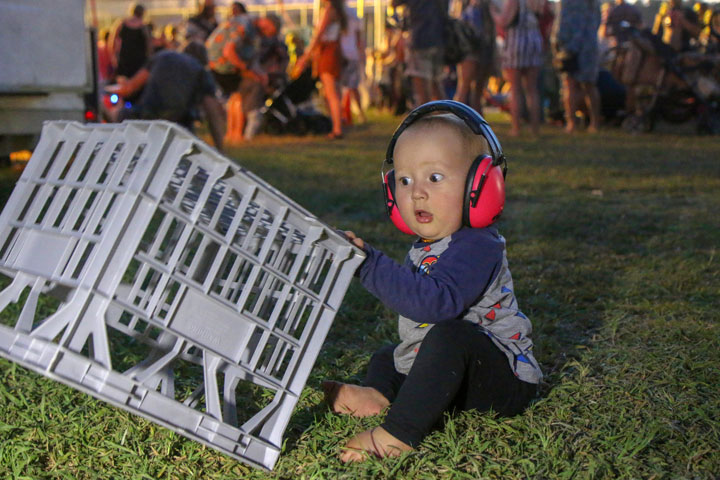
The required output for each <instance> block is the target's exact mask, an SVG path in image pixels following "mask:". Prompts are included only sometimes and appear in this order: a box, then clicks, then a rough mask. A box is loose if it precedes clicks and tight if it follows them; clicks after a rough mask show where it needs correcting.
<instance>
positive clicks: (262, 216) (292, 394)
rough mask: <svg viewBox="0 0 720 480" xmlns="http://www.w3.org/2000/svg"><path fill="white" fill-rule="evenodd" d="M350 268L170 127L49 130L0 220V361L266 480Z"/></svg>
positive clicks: (278, 202) (314, 232)
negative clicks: (9, 311)
mask: <svg viewBox="0 0 720 480" xmlns="http://www.w3.org/2000/svg"><path fill="white" fill-rule="evenodd" d="M362 259H363V253H362V252H361V251H360V250H358V249H357V248H355V247H354V246H352V245H351V244H350V243H349V242H347V241H346V240H345V239H344V238H343V237H342V236H341V235H339V234H337V233H336V232H335V231H334V230H333V229H332V228H330V227H328V226H326V225H324V224H323V223H321V222H320V221H318V220H317V219H316V218H315V217H313V215H311V214H310V213H309V212H307V211H305V210H304V209H303V208H301V207H300V206H298V205H297V204H295V203H293V202H292V201H291V200H289V199H288V198H287V197H285V196H284V195H283V194H281V193H280V192H278V191H277V190H275V189H274V188H272V187H271V186H269V185H268V184H267V183H265V182H264V181H262V180H261V179H260V178H258V177H256V176H255V175H253V174H251V173H250V172H248V171H246V170H244V169H243V168H241V167H239V166H238V165H236V164H234V163H233V162H231V161H229V160H227V159H226V158H224V157H222V156H221V155H220V154H218V153H217V152H216V151H215V150H214V149H211V148H210V147H208V146H207V145H205V144H204V143H202V142H201V141H199V140H198V139H197V138H195V137H193V136H192V135H190V134H189V133H188V132H187V131H185V130H183V129H182V128H179V127H177V126H176V125H174V124H171V123H168V122H157V121H156V122H140V121H138V122H125V123H123V124H119V125H117V124H116V125H82V124H79V123H74V122H49V123H47V124H46V125H45V127H44V129H43V132H42V136H41V139H40V143H39V145H38V147H37V149H36V151H35V152H34V154H33V157H32V159H31V160H30V162H29V163H28V165H27V167H26V169H25V171H24V172H23V174H22V177H21V178H20V180H19V181H18V184H17V185H16V187H15V189H14V191H13V193H12V196H11V197H10V199H9V200H8V203H7V204H6V206H5V208H4V210H3V212H2V214H1V215H0V272H1V273H3V274H5V275H6V276H8V277H11V278H12V281H11V282H10V283H9V284H8V285H7V286H6V287H5V288H4V289H3V290H2V291H0V311H3V310H5V309H6V308H7V307H8V306H10V305H12V304H14V303H20V304H21V313H20V314H19V315H18V316H17V318H13V319H12V320H11V321H8V320H3V323H2V324H0V355H2V356H4V357H6V358H8V359H10V360H12V361H15V362H17V363H19V364H21V365H24V366H25V367H28V368H30V369H32V370H34V371H36V372H39V373H41V374H43V375H45V376H47V377H49V378H52V379H55V380H57V381H60V382H62V383H64V384H67V385H70V386H72V387H74V388H77V389H79V390H82V391H84V392H87V393H89V394H91V395H93V396H95V397H97V398H100V399H102V400H105V401H107V402H110V403H111V404H113V405H116V406H118V407H121V408H124V409H126V410H129V411H131V412H133V413H136V414H138V415H141V416H143V417H145V418H147V419H149V420H152V421H154V422H157V423H159V424H162V425H164V426H166V427H168V428H170V429H172V430H174V431H176V432H178V433H180V434H182V435H185V436H187V437H189V438H191V439H194V440H197V441H199V442H202V443H204V444H206V445H208V446H210V447H212V448H215V449H218V450H219V451H221V452H224V453H226V454H228V455H231V456H233V457H235V458H238V459H241V460H243V461H246V462H248V463H250V464H252V465H255V466H260V467H264V468H267V469H272V468H273V466H274V465H275V462H276V461H277V459H278V456H279V454H280V449H281V446H282V435H283V432H284V430H285V427H286V426H287V423H288V421H289V419H290V415H291V414H292V411H293V408H294V407H295V405H296V403H297V400H298V398H299V396H300V393H301V390H302V388H303V386H304V385H305V382H306V380H307V377H308V375H309V373H310V370H311V368H312V365H313V364H314V362H315V359H316V357H317V354H318V352H319V350H320V347H321V345H322V343H323V341H324V339H325V336H326V335H327V332H328V329H329V328H330V325H331V323H332V320H333V318H334V316H335V313H336V312H337V309H338V307H339V306H340V303H341V301H342V298H343V296H344V294H345V291H346V289H347V287H348V284H349V283H350V280H351V278H352V275H353V273H354V271H355V269H356V268H357V266H358V265H359V264H360V262H362ZM6 283H7V282H6ZM7 317H8V315H3V317H2V318H3V319H6V318H7Z"/></svg>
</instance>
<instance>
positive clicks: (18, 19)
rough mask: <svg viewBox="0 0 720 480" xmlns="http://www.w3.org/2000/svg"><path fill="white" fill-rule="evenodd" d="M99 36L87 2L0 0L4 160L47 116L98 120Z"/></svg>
mask: <svg viewBox="0 0 720 480" xmlns="http://www.w3.org/2000/svg"><path fill="white" fill-rule="evenodd" d="M94 38H95V35H94V31H92V29H89V28H88V27H86V25H85V0H0V158H1V157H5V156H7V155H8V154H9V153H10V152H13V151H15V150H21V149H32V148H33V147H34V146H35V143H36V142H37V138H38V134H39V133H40V130H41V128H42V124H43V122H44V121H46V120H57V119H67V120H79V121H83V120H85V119H89V120H94V119H95V115H96V113H97V75H96V73H95V71H96V69H95V66H94V65H95V58H96V56H95V41H94Z"/></svg>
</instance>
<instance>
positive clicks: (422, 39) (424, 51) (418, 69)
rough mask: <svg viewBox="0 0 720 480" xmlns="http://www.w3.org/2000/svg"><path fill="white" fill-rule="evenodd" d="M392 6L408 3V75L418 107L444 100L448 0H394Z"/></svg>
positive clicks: (406, 57)
mask: <svg viewBox="0 0 720 480" xmlns="http://www.w3.org/2000/svg"><path fill="white" fill-rule="evenodd" d="M392 5H393V7H398V6H400V5H405V6H406V7H407V9H408V14H409V16H408V20H409V28H410V41H409V45H408V48H407V52H406V54H405V61H406V67H405V75H406V76H408V77H410V80H411V82H412V91H413V96H414V100H415V101H414V104H415V106H419V105H422V104H424V103H427V102H429V101H430V100H440V99H443V98H444V95H443V93H442V91H443V88H442V85H441V83H440V81H441V79H442V74H443V68H444V66H445V65H444V61H443V54H444V51H443V49H444V47H445V39H444V30H445V22H446V19H447V16H448V0H393V1H392Z"/></svg>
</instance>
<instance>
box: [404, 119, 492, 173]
mask: <svg viewBox="0 0 720 480" xmlns="http://www.w3.org/2000/svg"><path fill="white" fill-rule="evenodd" d="M442 126H444V127H447V128H449V129H451V130H453V131H454V132H455V133H456V134H457V135H458V137H459V139H460V141H461V142H462V151H463V152H466V153H467V159H468V162H472V161H473V160H475V158H476V157H477V156H478V155H482V154H485V155H489V154H490V147H489V146H488V143H487V140H485V137H483V136H482V135H479V134H476V133H475V132H473V131H472V130H470V127H468V126H467V124H466V123H465V122H464V121H463V120H462V119H461V118H460V117H458V116H457V115H455V114H452V113H445V112H443V113H435V114H431V115H425V116H423V117H421V118H419V119H417V120H415V122H413V123H412V124H411V125H410V126H409V127H408V128H407V130H406V131H408V130H411V129H429V130H432V129H435V128H437V127H442Z"/></svg>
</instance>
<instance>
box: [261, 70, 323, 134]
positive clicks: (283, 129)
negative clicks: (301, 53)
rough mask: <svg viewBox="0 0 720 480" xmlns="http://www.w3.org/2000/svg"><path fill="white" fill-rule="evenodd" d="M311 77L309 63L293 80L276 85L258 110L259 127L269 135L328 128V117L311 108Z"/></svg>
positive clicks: (312, 84)
mask: <svg viewBox="0 0 720 480" xmlns="http://www.w3.org/2000/svg"><path fill="white" fill-rule="evenodd" d="M314 92H315V79H314V78H313V77H312V72H311V69H310V67H308V68H306V69H305V70H304V71H303V72H302V74H301V75H300V76H299V77H298V78H296V79H295V80H293V81H291V82H289V83H287V84H286V85H285V86H283V87H281V88H278V89H277V90H276V91H275V93H273V94H272V96H271V97H270V98H269V99H268V100H267V102H266V103H265V106H264V107H263V108H262V109H261V110H260V114H261V115H262V122H263V131H264V132H265V133H269V134H272V135H281V134H287V133H289V134H293V135H305V134H307V133H315V134H324V133H329V132H330V131H331V130H332V121H331V120H330V118H329V117H328V116H326V115H323V114H322V113H320V112H318V111H317V110H315V108H314V107H313V106H312V102H310V98H311V96H312V94H313V93H314Z"/></svg>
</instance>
